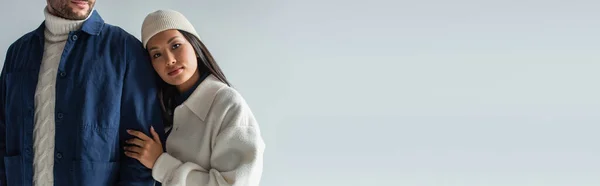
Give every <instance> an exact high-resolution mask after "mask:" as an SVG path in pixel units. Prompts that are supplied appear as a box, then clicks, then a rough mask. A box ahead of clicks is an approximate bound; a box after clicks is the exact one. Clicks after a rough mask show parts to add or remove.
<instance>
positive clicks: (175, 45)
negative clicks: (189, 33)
mask: <svg viewBox="0 0 600 186" xmlns="http://www.w3.org/2000/svg"><path fill="white" fill-rule="evenodd" d="M179 46H181V44H174V45H173V49H176V48H179Z"/></svg>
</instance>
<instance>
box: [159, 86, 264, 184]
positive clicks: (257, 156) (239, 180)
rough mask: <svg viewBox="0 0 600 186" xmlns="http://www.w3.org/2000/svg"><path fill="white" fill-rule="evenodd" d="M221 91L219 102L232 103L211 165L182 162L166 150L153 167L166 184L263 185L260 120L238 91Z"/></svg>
mask: <svg viewBox="0 0 600 186" xmlns="http://www.w3.org/2000/svg"><path fill="white" fill-rule="evenodd" d="M226 90H227V89H226ZM230 90H231V89H230ZM228 92H229V93H228ZM219 94H220V95H218V96H217V98H215V104H226V105H228V106H227V107H225V110H224V111H223V116H221V117H223V120H222V121H223V122H222V123H221V128H220V131H219V132H218V134H217V136H216V138H215V145H214V147H213V149H212V152H211V157H210V165H211V167H210V168H204V167H201V166H200V165H198V164H195V163H192V162H182V161H180V160H178V159H177V158H175V157H173V156H171V155H169V154H168V153H163V154H162V155H161V156H160V157H159V158H158V160H157V161H156V162H155V164H154V168H153V169H152V175H153V177H154V179H156V180H157V181H159V182H161V183H162V184H163V185H177V186H188V185H189V186H192V185H194V186H258V185H259V182H260V179H261V174H262V168H263V153H264V149H265V144H264V141H263V139H262V137H261V134H260V130H259V127H258V124H257V122H256V120H255V119H254V116H253V115H252V112H251V111H250V109H249V108H248V107H247V105H246V104H245V102H244V101H243V100H242V99H241V97H240V96H239V95H238V94H237V93H235V92H234V93H231V92H230V91H225V93H219ZM219 97H221V98H219ZM219 100H224V101H219Z"/></svg>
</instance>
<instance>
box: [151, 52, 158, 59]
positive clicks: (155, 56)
mask: <svg viewBox="0 0 600 186" xmlns="http://www.w3.org/2000/svg"><path fill="white" fill-rule="evenodd" d="M152 57H153V58H158V57H160V53H156V54H154V55H152Z"/></svg>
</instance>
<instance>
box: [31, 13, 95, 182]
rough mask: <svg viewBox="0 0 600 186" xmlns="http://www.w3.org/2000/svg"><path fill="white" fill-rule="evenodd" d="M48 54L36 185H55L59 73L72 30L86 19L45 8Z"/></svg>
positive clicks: (39, 102)
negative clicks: (55, 14)
mask: <svg viewBox="0 0 600 186" xmlns="http://www.w3.org/2000/svg"><path fill="white" fill-rule="evenodd" d="M44 16H45V18H46V22H45V26H46V29H45V31H44V37H45V42H44V56H43V58H42V65H41V67H40V72H39V77H38V84H37V87H36V91H35V115H34V119H35V124H34V127H33V151H34V156H33V170H34V171H33V185H34V186H51V185H54V141H55V131H54V130H55V118H54V115H55V113H54V112H55V110H54V108H55V100H56V95H55V94H56V76H57V73H58V66H59V64H60V59H61V55H62V53H63V49H64V47H65V44H66V41H67V38H68V37H69V32H70V31H75V30H78V29H79V28H81V25H82V24H83V22H84V21H85V20H80V21H74V20H67V19H63V18H60V17H57V16H54V15H52V14H50V13H49V12H48V10H47V9H46V8H44Z"/></svg>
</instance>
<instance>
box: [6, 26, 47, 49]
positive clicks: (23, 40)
mask: <svg viewBox="0 0 600 186" xmlns="http://www.w3.org/2000/svg"><path fill="white" fill-rule="evenodd" d="M35 32H36V31H35V30H34V31H31V32H29V33H26V34H25V35H23V36H21V37H19V39H17V40H15V41H14V42H13V43H12V44H11V45H10V47H9V49H10V48H14V47H19V46H23V45H29V44H30V43H31V42H32V41H38V42H39V41H40V39H39V38H38V36H37V35H36V33H35ZM34 39H37V40H34Z"/></svg>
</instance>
